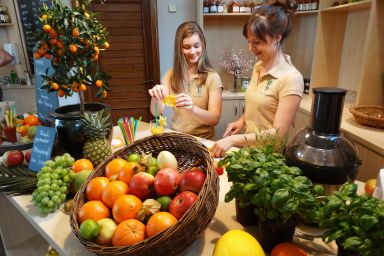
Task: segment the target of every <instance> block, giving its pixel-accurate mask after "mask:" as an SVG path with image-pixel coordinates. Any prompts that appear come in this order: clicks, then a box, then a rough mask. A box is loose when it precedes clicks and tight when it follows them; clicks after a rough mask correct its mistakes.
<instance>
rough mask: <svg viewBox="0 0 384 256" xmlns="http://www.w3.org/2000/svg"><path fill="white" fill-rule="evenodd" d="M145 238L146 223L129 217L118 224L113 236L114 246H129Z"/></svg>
mask: <svg viewBox="0 0 384 256" xmlns="http://www.w3.org/2000/svg"><path fill="white" fill-rule="evenodd" d="M144 239H145V225H144V224H143V223H142V222H141V221H139V220H136V219H128V220H125V221H123V222H121V223H120V224H119V225H117V227H116V229H115V232H114V233H113V236H112V246H127V245H132V244H136V243H139V242H141V241H144Z"/></svg>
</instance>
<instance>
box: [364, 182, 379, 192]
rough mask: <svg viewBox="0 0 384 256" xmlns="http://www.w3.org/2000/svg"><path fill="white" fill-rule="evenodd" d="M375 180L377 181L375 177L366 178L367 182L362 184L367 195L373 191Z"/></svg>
mask: <svg viewBox="0 0 384 256" xmlns="http://www.w3.org/2000/svg"><path fill="white" fill-rule="evenodd" d="M376 182H377V180H376V179H369V180H367V182H365V185H364V191H365V193H367V194H368V195H372V194H373V191H375V187H376Z"/></svg>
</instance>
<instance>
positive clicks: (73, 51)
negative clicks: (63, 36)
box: [69, 44, 77, 53]
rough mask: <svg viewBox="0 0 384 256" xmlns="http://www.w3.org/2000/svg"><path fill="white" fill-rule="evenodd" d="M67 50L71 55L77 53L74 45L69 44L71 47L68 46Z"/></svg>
mask: <svg viewBox="0 0 384 256" xmlns="http://www.w3.org/2000/svg"><path fill="white" fill-rule="evenodd" d="M69 50H70V51H71V52H72V53H76V52H77V46H76V45H74V44H71V45H69Z"/></svg>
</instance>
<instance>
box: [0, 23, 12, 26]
mask: <svg viewBox="0 0 384 256" xmlns="http://www.w3.org/2000/svg"><path fill="white" fill-rule="evenodd" d="M12 25H13V23H12V22H11V23H0V27H5V26H12Z"/></svg>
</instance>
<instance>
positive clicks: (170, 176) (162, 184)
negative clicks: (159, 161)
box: [154, 168, 181, 196]
mask: <svg viewBox="0 0 384 256" xmlns="http://www.w3.org/2000/svg"><path fill="white" fill-rule="evenodd" d="M180 178H181V175H180V173H179V172H178V171H177V170H175V169H173V168H163V169H161V170H160V171H158V173H157V174H156V176H155V182H154V184H155V191H156V193H157V195H158V196H170V195H173V194H174V193H175V192H176V191H177V189H178V187H179V182H180Z"/></svg>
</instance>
